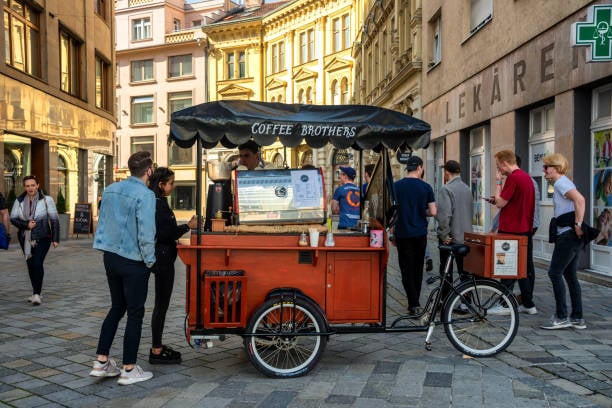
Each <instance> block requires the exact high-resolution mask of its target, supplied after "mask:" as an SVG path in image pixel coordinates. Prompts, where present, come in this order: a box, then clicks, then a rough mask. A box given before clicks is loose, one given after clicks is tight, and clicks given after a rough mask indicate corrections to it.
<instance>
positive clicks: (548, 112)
mask: <svg viewBox="0 0 612 408" xmlns="http://www.w3.org/2000/svg"><path fill="white" fill-rule="evenodd" d="M554 151H555V105H554V104H550V105H546V106H542V107H540V108H536V109H532V110H531V111H530V112H529V159H530V160H529V162H528V163H527V171H528V172H529V174H530V175H531V177H533V178H534V180H535V181H536V183H537V184H538V187H539V189H540V194H541V195H540V197H541V199H542V200H544V201H550V200H552V194H553V188H552V184H550V183H549V182H548V181H546V179H545V178H544V177H543V173H542V159H543V158H544V156H546V155H547V154H550V153H553V152H554Z"/></svg>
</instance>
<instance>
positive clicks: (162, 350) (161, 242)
mask: <svg viewBox="0 0 612 408" xmlns="http://www.w3.org/2000/svg"><path fill="white" fill-rule="evenodd" d="M149 188H150V189H151V190H153V192H154V193H155V227H156V231H157V233H156V236H155V259H156V262H155V265H154V266H153V273H154V274H155V306H154V308H153V315H152V316H151V332H152V335H153V343H152V345H151V351H150V352H149V363H151V364H178V363H180V362H181V353H179V352H178V351H175V350H172V349H171V348H170V347H168V346H166V345H164V344H163V343H162V334H163V332H164V324H165V321H166V312H167V311H168V306H169V305H170V297H171V295H172V288H173V286H174V261H176V254H177V252H176V241H177V240H178V239H179V238H180V237H181V236H182V235H183V234H185V233H186V232H187V231H189V230H190V229H195V228H197V226H198V221H197V217H196V216H195V215H194V216H193V217H191V220H189V222H188V223H187V224H182V225H177V223H176V218H175V217H174V213H173V212H172V209H170V206H169V205H168V199H167V197H168V196H169V195H170V194H172V190H174V172H173V171H172V170H170V169H169V168H167V167H158V168H157V169H156V170H155V171H154V172H153V175H152V176H151V178H150V179H149Z"/></svg>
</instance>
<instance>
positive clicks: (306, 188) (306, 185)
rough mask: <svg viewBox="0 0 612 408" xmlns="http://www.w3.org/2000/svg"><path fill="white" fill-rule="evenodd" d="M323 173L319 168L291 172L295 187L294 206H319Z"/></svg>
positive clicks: (292, 183) (292, 184) (292, 182)
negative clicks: (321, 173)
mask: <svg viewBox="0 0 612 408" xmlns="http://www.w3.org/2000/svg"><path fill="white" fill-rule="evenodd" d="M320 178H321V175H320V174H319V171H318V170H298V171H292V172H291V186H292V187H293V206H294V207H295V208H312V207H315V208H316V207H318V206H319V204H320V203H321V188H320V185H321V181H320Z"/></svg>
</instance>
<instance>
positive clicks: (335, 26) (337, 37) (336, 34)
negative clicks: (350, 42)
mask: <svg viewBox="0 0 612 408" xmlns="http://www.w3.org/2000/svg"><path fill="white" fill-rule="evenodd" d="M341 24H342V22H341V21H340V18H334V19H333V20H332V37H333V39H334V46H333V51H334V52H337V51H340V50H341V49H342V31H341V27H340V25H341Z"/></svg>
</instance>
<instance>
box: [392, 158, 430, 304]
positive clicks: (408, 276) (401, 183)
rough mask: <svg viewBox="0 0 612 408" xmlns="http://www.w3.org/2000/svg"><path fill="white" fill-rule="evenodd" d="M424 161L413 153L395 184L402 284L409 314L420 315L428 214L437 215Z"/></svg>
mask: <svg viewBox="0 0 612 408" xmlns="http://www.w3.org/2000/svg"><path fill="white" fill-rule="evenodd" d="M422 176H423V160H421V158H420V157H418V156H410V157H409V158H408V161H407V163H406V177H404V178H403V179H401V180H398V181H396V182H395V183H394V184H393V188H394V190H395V196H396V199H397V202H398V205H399V208H398V212H397V221H396V223H395V227H394V236H395V243H396V246H397V257H398V261H399V267H400V271H401V273H402V285H403V286H404V290H405V291H406V296H407V297H408V314H410V315H413V316H414V315H417V314H418V313H419V310H418V308H419V307H420V302H419V298H420V296H421V283H422V281H423V262H424V260H425V247H426V246H427V217H435V216H436V214H437V209H436V202H435V201H436V200H435V198H434V193H433V189H432V188H431V186H430V185H429V184H427V183H426V182H424V181H423V180H421V178H422Z"/></svg>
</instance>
